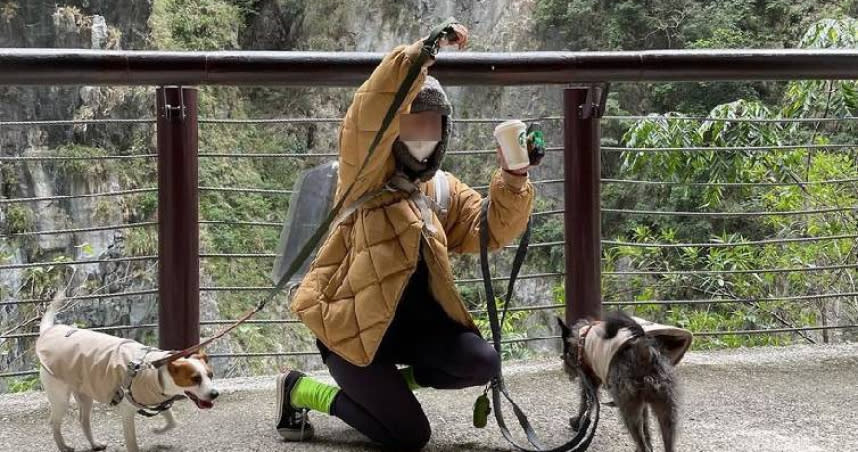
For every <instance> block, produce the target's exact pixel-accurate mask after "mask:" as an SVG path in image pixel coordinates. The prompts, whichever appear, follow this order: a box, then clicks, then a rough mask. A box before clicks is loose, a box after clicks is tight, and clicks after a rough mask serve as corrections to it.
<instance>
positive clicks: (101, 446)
mask: <svg viewBox="0 0 858 452" xmlns="http://www.w3.org/2000/svg"><path fill="white" fill-rule="evenodd" d="M92 450H94V451H99V450H107V444H102V443H95V444H93V445H92Z"/></svg>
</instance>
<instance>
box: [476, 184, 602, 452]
mask: <svg viewBox="0 0 858 452" xmlns="http://www.w3.org/2000/svg"><path fill="white" fill-rule="evenodd" d="M490 204H491V200H490V198H488V197H487V198H485V199H484V200H483V204H482V206H481V211H480V268H481V270H482V274H483V283H484V285H485V291H486V310H487V312H488V316H489V326H490V327H491V333H492V343H493V345H494V348H495V351H497V353H498V356H501V347H502V345H503V344H502V343H501V340H502V331H501V325H502V324H503V322H502V321H501V320H500V319H498V308H497V301H496V299H495V294H494V288H493V287H492V279H491V274H490V273H489V260H488V248H489V234H490V231H489V220H488V218H489V217H488V214H489V207H490ZM530 229H531V220H528V222H527V229H525V232H524V234H523V235H522V237H521V240H520V241H519V244H518V248H517V249H516V253H515V258H514V259H513V264H512V270H511V272H510V278H509V284H508V285H507V292H506V297H505V300H504V308H503V318H504V320H505V319H506V314H507V311H508V309H509V305H510V301H511V300H512V293H513V289H514V286H515V281H516V279H517V278H518V273H519V271H520V270H521V266H522V264H524V258H525V257H526V256H527V246H528V244H529V242H530ZM579 379H580V381H581V384H582V385H583V387H584V391H585V393H586V395H587V403H586V407H585V409H584V414H583V416H582V418H581V420H580V421H579V429H578V432H577V433H576V434H575V436H574V437H573V438H572V439H571V440H569V441H568V442H566V443H565V444H563V445H561V446H558V447H555V448H552V449H545V448H543V447H542V446H541V445H540V442H539V438H538V437H537V435H536V431H535V430H534V429H533V426H532V425H530V422H529V421H528V419H527V415H525V413H524V411H523V410H522V409H521V408H520V407H519V406H518V404H517V403H515V401H514V400H513V399H512V396H510V394H509V391H508V390H507V388H506V384H505V383H504V378H503V365H501V366H500V368H499V371H498V375H497V376H496V377H495V378H494V379H493V380H492V383H491V387H492V402H493V403H494V405H495V409H494V413H495V419H496V420H497V423H498V427H499V428H500V431H501V434H503V436H504V438H506V440H507V441H508V442H509V443H510V444H512V445H513V447H515V448H516V449H518V450H520V451H524V452H536V451H545V452H575V451H584V450H587V448H588V447H589V446H590V443H591V442H592V440H593V437H594V436H595V433H596V426H597V425H598V423H599V403H598V394H597V393H596V387H595V385H593V383H592V381H590V379H589V378H588V377H587V376H586V375H585V374H583V373H582V372H579ZM501 395H503V397H504V398H505V399H506V400H507V401H508V402H509V403H510V405H512V411H513V414H515V417H516V419H517V420H518V423H519V425H520V426H521V428H522V430H524V433H525V435H526V436H527V441H528V442H529V443H530V444H531V445H532V446H533V447H535V449H531V448H529V447H527V446H522V445H520V444H519V443H517V442H516V440H515V438H513V436H512V434H511V433H510V431H509V428H507V426H506V421H505V420H504V417H503V411H502V408H501V407H502V400H501Z"/></svg>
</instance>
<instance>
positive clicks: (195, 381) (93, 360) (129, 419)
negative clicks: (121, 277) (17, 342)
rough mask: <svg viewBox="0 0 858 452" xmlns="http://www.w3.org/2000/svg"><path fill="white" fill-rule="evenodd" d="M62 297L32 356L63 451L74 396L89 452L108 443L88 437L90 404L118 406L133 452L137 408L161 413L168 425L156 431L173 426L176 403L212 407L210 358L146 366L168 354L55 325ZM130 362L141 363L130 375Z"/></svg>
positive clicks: (43, 326) (51, 311) (195, 357)
mask: <svg viewBox="0 0 858 452" xmlns="http://www.w3.org/2000/svg"><path fill="white" fill-rule="evenodd" d="M61 302H62V299H61V298H60V297H58V298H57V299H56V300H54V302H53V303H51V306H50V307H49V308H48V310H47V312H46V313H45V315H44V317H43V318H42V323H41V326H40V328H39V339H38V340H37V341H36V354H37V355H38V357H39V361H41V364H42V367H41V370H40V376H41V380H42V387H43V388H44V390H45V392H46V393H47V395H48V401H49V402H50V404H51V429H52V430H53V435H54V441H56V443H57V447H59V449H60V451H62V452H71V451H73V450H74V449H73V448H72V447H69V446H68V445H67V444H66V442H65V440H63V436H62V431H61V430H62V422H63V418H64V417H65V414H66V411H67V410H68V408H69V395H70V394H74V397H75V399H76V400H77V403H78V406H79V409H80V424H81V427H82V428H83V433H84V435H85V436H86V439H87V440H89V443H90V444H91V445H92V448H93V450H103V449H105V448H106V445H104V444H101V443H98V442H96V441H95V439H94V438H93V437H92V427H91V424H90V416H91V414H92V404H93V401H96V402H101V403H111V404H119V409H120V412H121V414H122V427H123V430H124V433H125V447H126V449H127V450H128V451H129V452H137V451H138V446H137V434H136V430H135V428H134V415H135V414H136V413H137V412H138V411H139V410H147V411H149V412H150V413H151V412H160V413H161V415H162V416H164V418H165V419H166V421H167V422H166V425H165V426H164V428H162V429H157V430H155V432H156V433H164V432H166V431H168V430H171V429H172V428H174V427H175V426H176V421H175V419H174V418H173V414H172V412H171V411H170V406H171V405H172V402H173V401H174V400H177V399H179V398H184V397H187V398H189V399H191V400H193V401H194V403H196V405H197V407H198V408H200V409H208V408H211V407H212V406H213V403H212V402H213V401H214V399H216V398H217V396H218V395H219V393H218V390H217V389H216V388H215V387H214V385H213V384H212V370H211V367H210V366H209V364H208V357H207V356H206V355H205V353H202V352H200V353H199V354H195V355H193V356H191V357H189V358H181V359H178V360H176V361H173V362H171V363H169V364H166V365H164V366H162V367H160V368H157V369H155V368H153V367H151V366H146V365H145V363H146V362H151V361H154V360H156V359H159V358H162V357H164V356H167V355H169V352H165V351H161V350H157V349H154V348H150V347H146V346H144V345H142V344H140V343H138V342H135V341H132V340H130V339H121V338H117V337H113V336H110V335H107V334H102V333H97V332H94V331H89V330H84V329H78V328H73V327H70V326H66V325H60V324H54V317H55V316H56V312H57V309H58V307H59V305H60V304H61ZM132 362H139V363H144V364H143V366H142V367H141V368H140V370H139V371H138V372H136V374H134V373H131V374H129V372H128V369H129V367H131V365H132Z"/></svg>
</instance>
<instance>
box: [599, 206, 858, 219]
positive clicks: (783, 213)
mask: <svg viewBox="0 0 858 452" xmlns="http://www.w3.org/2000/svg"><path fill="white" fill-rule="evenodd" d="M855 211H858V206H848V207H825V208H821V209H807V210H786V211H777V210H766V211H757V212H687V211H686V212H682V211H668V210H636V209H610V208H603V209H602V212H604V213H615V214H627V215H661V216H674V217H712V218H728V217H776V216H796V215H818V214H824V213H837V212H855Z"/></svg>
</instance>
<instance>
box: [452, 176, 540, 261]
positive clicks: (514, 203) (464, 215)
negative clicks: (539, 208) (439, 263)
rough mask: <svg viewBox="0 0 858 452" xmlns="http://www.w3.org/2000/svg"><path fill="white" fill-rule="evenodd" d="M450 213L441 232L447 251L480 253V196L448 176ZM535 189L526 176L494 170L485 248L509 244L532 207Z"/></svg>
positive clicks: (522, 228)
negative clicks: (445, 236)
mask: <svg viewBox="0 0 858 452" xmlns="http://www.w3.org/2000/svg"><path fill="white" fill-rule="evenodd" d="M448 178H449V181H450V194H451V197H450V210H449V213H448V214H447V220H446V225H445V230H446V232H447V249H448V250H450V252H454V253H477V252H479V251H480V207H481V205H482V203H483V197H482V195H480V194H479V193H478V192H477V191H476V190H474V189H473V188H471V187H468V186H467V185H466V184H465V183H464V182H462V181H460V180H459V179H457V178H455V177H453V176H452V175H448ZM534 194H535V190H534V188H533V184H531V183H530V181H529V180H528V177H527V176H526V175H516V174H511V173H509V172H507V171H504V170H502V169H498V170H497V171H496V172H495V173H494V175H493V176H492V182H491V186H490V187H489V197H490V198H491V204H490V205H489V249H490V250H497V249H499V248H501V247H502V246H505V245H509V244H510V243H512V241H513V240H515V238H516V237H518V236H519V235H521V234H522V233H523V232H524V229H525V227H526V226H527V220H528V217H529V216H530V212H531V209H532V208H533V198H534Z"/></svg>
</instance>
